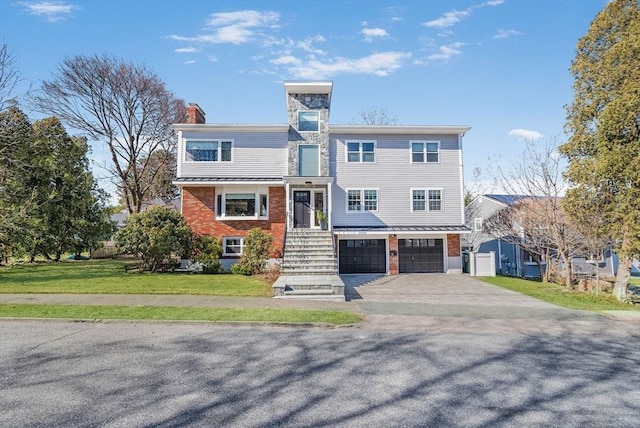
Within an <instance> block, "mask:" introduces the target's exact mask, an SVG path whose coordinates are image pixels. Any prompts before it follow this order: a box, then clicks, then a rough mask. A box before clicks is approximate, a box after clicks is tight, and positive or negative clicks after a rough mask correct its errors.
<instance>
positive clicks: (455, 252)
mask: <svg viewBox="0 0 640 428" xmlns="http://www.w3.org/2000/svg"><path fill="white" fill-rule="evenodd" d="M447 255H448V256H449V257H460V235H458V234H448V235H447Z"/></svg>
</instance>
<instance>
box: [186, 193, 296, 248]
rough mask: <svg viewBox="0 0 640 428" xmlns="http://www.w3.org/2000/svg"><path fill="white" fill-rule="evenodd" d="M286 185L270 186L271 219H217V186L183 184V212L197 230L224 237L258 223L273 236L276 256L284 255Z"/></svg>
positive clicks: (247, 229)
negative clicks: (187, 185)
mask: <svg viewBox="0 0 640 428" xmlns="http://www.w3.org/2000/svg"><path fill="white" fill-rule="evenodd" d="M284 190H285V189H284V187H269V220H223V221H219V220H216V215H215V212H216V210H215V208H216V207H215V201H216V189H215V187H183V188H182V215H183V216H184V218H185V220H186V221H187V224H189V226H191V229H193V231H194V232H195V233H199V234H207V235H211V236H215V237H217V238H220V239H222V237H225V236H244V235H246V234H247V232H248V231H249V230H251V229H253V228H254V227H259V228H260V229H262V230H263V231H265V232H268V233H270V234H271V235H272V236H273V244H274V247H275V250H274V254H272V256H273V257H282V252H283V243H284V231H285V223H286V208H285V205H286V202H285V193H284Z"/></svg>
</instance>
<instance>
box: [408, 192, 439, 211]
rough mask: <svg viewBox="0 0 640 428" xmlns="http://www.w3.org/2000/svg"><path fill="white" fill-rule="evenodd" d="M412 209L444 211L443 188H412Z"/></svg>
mask: <svg viewBox="0 0 640 428" xmlns="http://www.w3.org/2000/svg"><path fill="white" fill-rule="evenodd" d="M411 199H412V205H411V208H412V211H442V190H440V189H412V190H411Z"/></svg>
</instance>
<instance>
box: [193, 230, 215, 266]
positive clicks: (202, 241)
mask: <svg viewBox="0 0 640 428" xmlns="http://www.w3.org/2000/svg"><path fill="white" fill-rule="evenodd" d="M221 255H222V244H221V242H220V240H219V239H218V238H214V237H213V236H210V235H194V236H193V253H192V255H191V260H192V261H193V262H194V263H199V264H201V265H202V273H220V272H221V271H222V266H221V265H220V256H221Z"/></svg>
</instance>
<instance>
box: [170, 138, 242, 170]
mask: <svg viewBox="0 0 640 428" xmlns="http://www.w3.org/2000/svg"><path fill="white" fill-rule="evenodd" d="M194 141H203V142H207V143H209V142H211V143H218V160H217V161H194V160H188V159H187V153H188V152H187V143H189V142H194ZM223 142H224V143H231V160H228V161H222V160H220V159H221V158H222V153H221V152H222V145H221V143H223ZM235 145H236V144H235V140H234V139H231V138H221V139H215V138H185V139H184V144H183V147H184V153H183V160H182V161H183V162H184V163H224V164H227V163H233V161H234V152H235V150H234V148H235Z"/></svg>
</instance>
